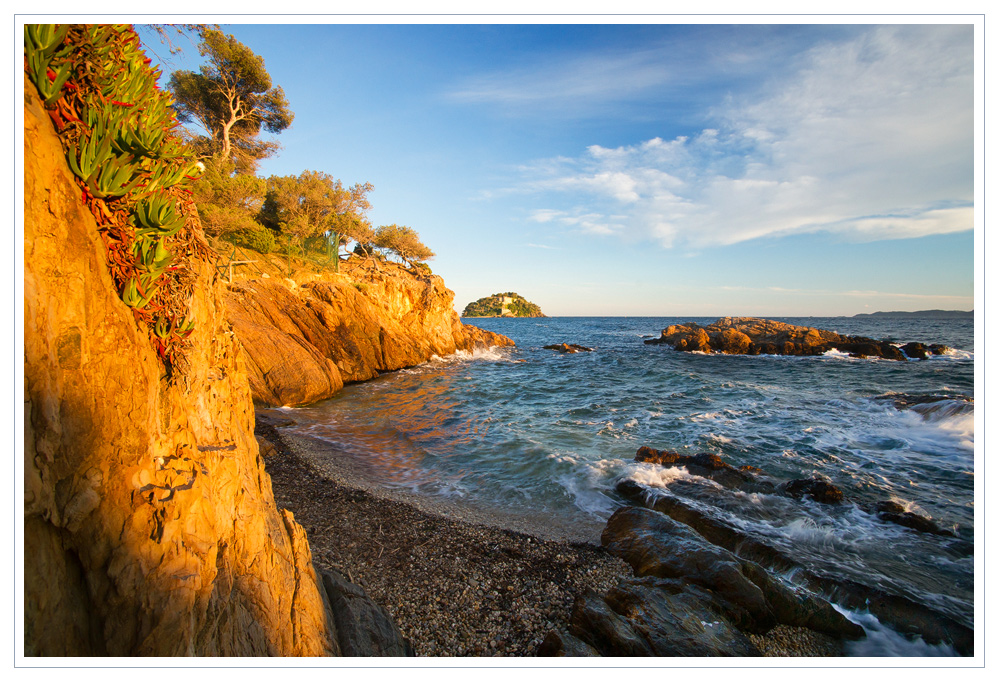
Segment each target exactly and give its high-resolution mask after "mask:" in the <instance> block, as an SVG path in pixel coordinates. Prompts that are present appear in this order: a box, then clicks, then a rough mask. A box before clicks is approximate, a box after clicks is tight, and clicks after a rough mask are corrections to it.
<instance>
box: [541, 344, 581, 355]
mask: <svg viewBox="0 0 1000 683" xmlns="http://www.w3.org/2000/svg"><path fill="white" fill-rule="evenodd" d="M542 348H543V349H549V350H551V351H558V352H559V353H580V352H581V351H593V349H591V348H588V347H586V346H580V345H579V344H565V343H564V344H549V345H548V346H543V347H542Z"/></svg>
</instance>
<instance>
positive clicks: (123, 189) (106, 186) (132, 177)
mask: <svg viewBox="0 0 1000 683" xmlns="http://www.w3.org/2000/svg"><path fill="white" fill-rule="evenodd" d="M106 140H107V139H106ZM138 171H139V165H138V164H136V163H135V162H134V159H133V157H114V158H112V159H110V160H108V161H106V162H105V163H104V164H102V165H101V167H100V170H99V171H98V172H97V173H95V174H93V175H91V176H90V177H89V178H87V187H88V189H89V190H90V193H91V194H92V195H94V196H95V197H99V198H102V199H104V198H108V197H121V196H122V195H125V194H128V192H129V191H130V190H131V189H132V188H134V187H135V186H136V185H138V184H139V181H140V180H142V177H141V176H139V175H138Z"/></svg>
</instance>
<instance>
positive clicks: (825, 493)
mask: <svg viewBox="0 0 1000 683" xmlns="http://www.w3.org/2000/svg"><path fill="white" fill-rule="evenodd" d="M778 488H779V489H780V490H781V492H782V493H784V494H785V495H788V496H791V497H792V498H801V497H802V496H809V497H810V498H812V499H813V500H815V501H816V502H817V503H826V504H828V505H836V504H838V503H842V502H843V501H844V492H843V491H841V490H840V489H839V488H837V487H836V486H834V485H833V484H831V483H830V482H828V481H824V480H822V479H816V478H815V477H811V478H809V479H792V480H791V481H788V482H785V483H784V484H782V485H781V486H780V487H778Z"/></svg>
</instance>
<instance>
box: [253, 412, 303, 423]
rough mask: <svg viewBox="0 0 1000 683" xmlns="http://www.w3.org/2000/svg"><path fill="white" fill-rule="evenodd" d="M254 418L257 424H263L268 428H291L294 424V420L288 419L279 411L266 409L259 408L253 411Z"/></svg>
mask: <svg viewBox="0 0 1000 683" xmlns="http://www.w3.org/2000/svg"><path fill="white" fill-rule="evenodd" d="M254 414H255V416H256V419H257V422H260V423H262V424H265V425H267V426H269V427H291V426H292V425H294V424H295V420H293V419H292V418H290V417H288V416H287V415H285V414H284V413H282V412H281V411H280V410H268V409H266V408H259V409H257V410H256V411H255V413H254Z"/></svg>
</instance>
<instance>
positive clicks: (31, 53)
mask: <svg viewBox="0 0 1000 683" xmlns="http://www.w3.org/2000/svg"><path fill="white" fill-rule="evenodd" d="M68 31H69V26H67V25H61V26H60V25H56V24H25V26H24V48H25V57H26V58H27V63H28V73H29V75H30V76H31V80H32V82H33V83H34V84H35V87H36V88H38V93H39V95H41V97H42V99H43V100H44V101H45V104H46V105H51V104H54V103H55V102H56V101H57V100H58V99H59V98H60V97H61V96H62V88H63V85H65V84H66V81H67V80H69V77H70V76H72V75H73V65H72V63H65V62H64V63H57V62H62V59H63V58H65V57H66V56H67V55H68V54H69V53H70V52H71V50H72V47H63V48H62V49H60V47H61V46H62V45H63V41H64V40H65V39H66V33H67V32H68Z"/></svg>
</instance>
